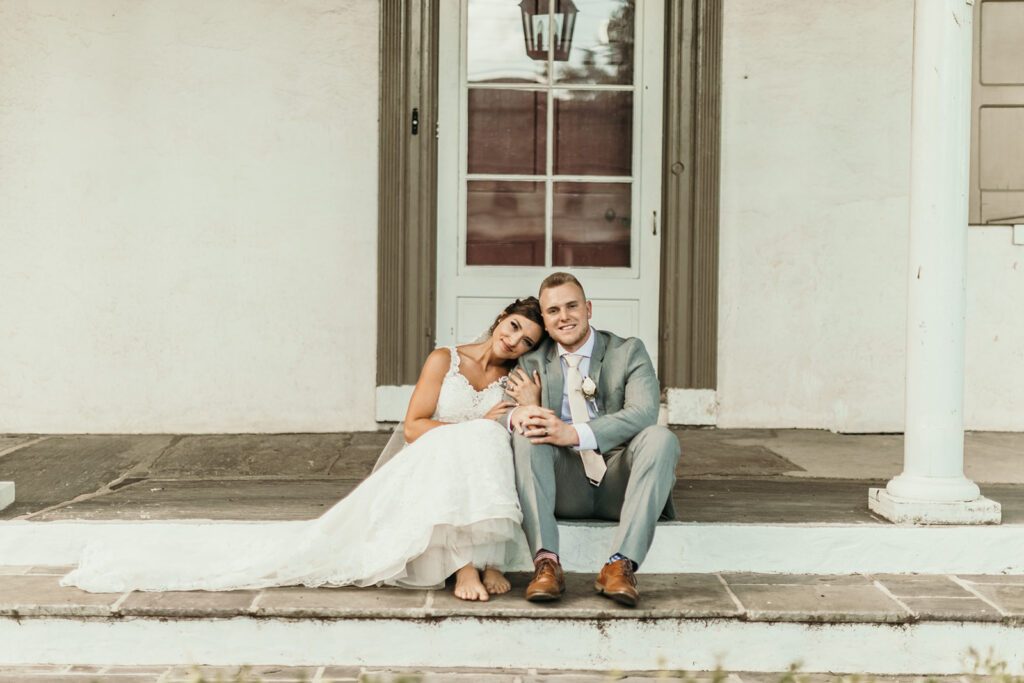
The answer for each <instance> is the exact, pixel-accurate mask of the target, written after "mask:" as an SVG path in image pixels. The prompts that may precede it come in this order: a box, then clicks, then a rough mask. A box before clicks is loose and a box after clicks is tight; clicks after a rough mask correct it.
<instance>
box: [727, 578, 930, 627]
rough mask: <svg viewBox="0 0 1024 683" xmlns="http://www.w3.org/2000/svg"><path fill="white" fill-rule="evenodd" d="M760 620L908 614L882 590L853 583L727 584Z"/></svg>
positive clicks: (876, 618) (901, 617) (894, 618)
mask: <svg viewBox="0 0 1024 683" xmlns="http://www.w3.org/2000/svg"><path fill="white" fill-rule="evenodd" d="M729 587H730V588H731V589H732V591H733V593H735V594H736V597H737V598H739V601H740V602H741V603H742V604H743V607H744V608H745V609H746V611H747V616H748V618H750V619H753V620H759V621H804V622H854V621H856V622H865V621H869V622H900V621H907V620H908V619H910V618H911V615H910V614H909V613H908V612H907V611H906V610H904V609H903V608H902V607H900V605H899V604H898V603H896V602H895V601H894V600H892V599H891V598H889V597H888V596H886V595H885V594H884V593H882V591H880V590H879V589H877V588H876V587H874V586H873V585H869V586H856V585H827V584H809V585H773V586H769V585H742V584H740V585H733V584H730V586H729Z"/></svg>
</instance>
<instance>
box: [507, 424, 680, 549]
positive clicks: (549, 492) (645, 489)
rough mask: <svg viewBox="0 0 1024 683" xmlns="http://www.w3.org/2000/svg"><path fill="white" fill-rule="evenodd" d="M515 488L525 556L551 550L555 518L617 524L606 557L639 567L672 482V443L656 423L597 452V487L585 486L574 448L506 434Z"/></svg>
mask: <svg viewBox="0 0 1024 683" xmlns="http://www.w3.org/2000/svg"><path fill="white" fill-rule="evenodd" d="M512 450H513V452H514V454H515V469H516V487H517V489H518V491H519V502H520V505H521V506H522V508H523V530H524V531H525V532H526V539H527V541H529V543H530V551H531V552H532V553H533V554H537V552H538V551H540V550H541V549H544V550H549V551H551V552H553V553H557V552H558V525H557V523H556V522H555V519H556V518H559V519H607V520H618V522H619V526H618V529H617V530H616V533H615V538H614V540H613V542H612V547H611V548H610V552H609V555H611V554H613V553H621V554H623V555H625V556H626V557H628V558H629V559H631V560H633V561H634V562H636V563H638V564H639V563H641V562H643V560H644V558H645V557H646V556H647V551H648V549H650V547H651V542H652V541H653V540H654V528H655V525H656V524H657V522H658V517H659V516H660V515H661V512H662V510H663V509H664V508H665V503H666V501H667V500H668V497H669V495H671V493H672V487H673V486H674V485H675V481H676V477H675V470H676V463H677V462H678V460H679V440H678V439H677V438H676V436H675V434H673V433H672V432H671V431H669V430H668V429H666V428H665V427H661V426H657V425H656V426H652V427H647V428H646V429H644V430H643V431H641V432H640V433H639V434H637V435H636V436H635V437H633V439H632V441H630V442H629V443H628V444H627V445H626V446H625V447H620V448H616V449H613V450H611V451H610V452H609V453H606V454H604V458H605V462H606V463H607V465H608V471H607V472H606V473H605V475H604V479H603V480H602V481H601V485H600V486H594V485H592V484H591V483H590V482H589V481H587V476H586V474H585V473H584V471H583V463H582V461H581V460H580V455H579V453H578V452H577V451H574V450H572V449H571V448H564V447H561V446H551V445H548V444H532V443H530V440H529V439H528V438H526V437H524V436H522V435H520V434H518V433H513V435H512Z"/></svg>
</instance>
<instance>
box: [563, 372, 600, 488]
mask: <svg viewBox="0 0 1024 683" xmlns="http://www.w3.org/2000/svg"><path fill="white" fill-rule="evenodd" d="M581 360H583V356H580V355H578V354H575V353H568V354H566V355H565V364H566V365H567V366H569V367H568V371H567V372H566V377H565V386H566V390H567V393H568V395H569V414H570V415H571V416H572V422H573V424H586V423H587V422H590V412H589V411H587V400H586V399H585V398H584V397H583V375H582V374H581V373H580V361H581ZM580 459H581V460H582V461H583V471H584V472H586V474H587V479H589V480H590V483H591V484H593V485H594V486H598V485H599V484H600V483H601V479H603V478H604V473H605V471H606V470H607V469H608V466H607V465H606V464H605V462H604V458H603V457H602V456H601V454H600V453H598V452H597V451H592V450H590V449H582V448H581V449H580Z"/></svg>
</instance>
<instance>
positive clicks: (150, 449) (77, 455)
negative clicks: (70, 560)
mask: <svg viewBox="0 0 1024 683" xmlns="http://www.w3.org/2000/svg"><path fill="white" fill-rule="evenodd" d="M173 438H174V437H172V436H162V435H158V436H125V435H119V436H72V437H64V436H55V437H50V438H48V439H45V440H43V441H40V442H39V443H35V444H31V445H28V446H25V447H24V448H20V449H18V450H15V451H13V452H10V453H7V454H6V455H4V456H2V457H0V481H13V482H14V483H15V486H16V487H17V491H16V493H17V496H16V498H15V502H14V505H12V506H11V507H9V508H7V509H5V510H3V511H2V512H0V519H11V518H12V517H15V516H18V515H21V514H25V511H26V510H29V511H35V510H39V509H42V508H45V507H48V506H51V505H56V504H59V503H61V502H65V501H70V500H72V499H74V498H76V497H78V496H81V495H85V494H91V493H95V492H98V491H102V490H104V489H105V488H106V487H107V486H109V485H110V484H112V483H114V482H116V481H118V480H119V479H120V478H122V477H124V476H127V475H128V474H129V473H131V472H132V471H133V470H135V469H136V468H138V467H140V466H141V467H145V466H146V463H148V462H150V461H152V460H154V459H156V458H157V457H158V456H159V455H160V453H161V452H162V451H163V450H164V448H166V447H167V446H168V445H169V444H170V443H171V441H172V440H173Z"/></svg>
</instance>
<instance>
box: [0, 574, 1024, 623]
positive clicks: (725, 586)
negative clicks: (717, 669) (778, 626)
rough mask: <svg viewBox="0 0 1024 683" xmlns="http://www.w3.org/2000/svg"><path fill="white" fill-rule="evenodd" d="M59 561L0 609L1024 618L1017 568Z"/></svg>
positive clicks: (25, 613) (18, 580) (7, 593)
mask: <svg viewBox="0 0 1024 683" xmlns="http://www.w3.org/2000/svg"><path fill="white" fill-rule="evenodd" d="M66 569H67V568H44V567H34V568H26V567H18V568H11V571H6V572H0V617H12V616H14V617H17V618H32V617H36V618H38V617H82V618H92V617H105V618H112V619H118V618H124V617H151V618H177V619H223V618H234V617H257V618H279V619H313V618H315V619H348V618H395V619H437V618H449V617H476V618H512V619H521V618H526V619H549V618H558V619H570V620H571V619H661V618H669V619H742V620H746V621H796V622H803V623H822V622H829V623H851V622H856V623H911V622H914V621H919V620H926V621H936V620H941V621H959V622H993V621H1001V622H1005V623H1009V624H1011V625H1015V626H1016V625H1018V624H1020V623H1021V617H1024V577H1020V576H1018V577H1013V578H1015V579H1016V580H1017V583H976V582H968V581H965V580H964V579H961V578H960V577H944V576H909V577H908V576H890V575H878V576H863V575H850V576H845V575H844V576H811V575H769V574H641V575H640V577H639V578H640V588H641V595H642V599H641V601H640V604H639V605H638V606H637V607H636V608H632V609H630V608H626V607H623V606H621V605H619V604H617V603H615V602H614V601H611V600H608V599H607V598H604V597H602V596H600V595H597V594H596V593H595V592H594V588H593V583H594V578H595V575H594V574H576V573H570V574H568V575H567V577H566V583H567V592H566V595H565V596H564V597H563V599H562V600H559V601H556V602H551V603H530V602H528V601H526V600H525V598H524V592H525V587H526V584H527V583H528V581H529V576H528V575H527V574H525V573H512V574H510V575H509V579H510V581H511V583H512V591H511V592H510V593H508V594H505V595H496V596H492V597H491V599H490V600H488V601H485V602H466V601H462V600H458V599H457V598H455V597H454V596H453V595H452V594H451V586H450V585H449V586H448V587H446V588H445V589H443V590H432V591H427V590H405V589H400V588H395V587H383V588H353V587H346V588H306V587H282V588H269V589H265V590H260V591H230V592H204V591H183V592H164V593H147V592H131V593H87V592H85V591H81V590H78V589H76V588H66V587H62V586H60V585H59V583H58V581H59V577H60V575H62V574H63V572H64V571H65V570H66ZM982 578H985V577H982ZM993 578H997V577H993ZM944 582H949V583H951V584H952V585H953V586H954V587H958V585H959V584H961V583H962V584H963V585H965V586H968V587H969V589H970V590H968V591H966V592H965V593H966V594H964V595H960V596H957V597H950V596H949V595H938V596H933V595H927V593H952V592H953V591H947V590H946V583H944ZM449 584H450V582H449ZM908 586H911V588H908ZM922 587H923V588H922ZM933 587H936V588H933ZM918 589H920V590H918ZM900 593H903V594H907V593H914V594H912V595H902V596H899V595H898V594H900Z"/></svg>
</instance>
